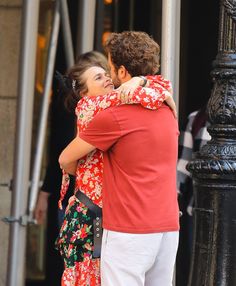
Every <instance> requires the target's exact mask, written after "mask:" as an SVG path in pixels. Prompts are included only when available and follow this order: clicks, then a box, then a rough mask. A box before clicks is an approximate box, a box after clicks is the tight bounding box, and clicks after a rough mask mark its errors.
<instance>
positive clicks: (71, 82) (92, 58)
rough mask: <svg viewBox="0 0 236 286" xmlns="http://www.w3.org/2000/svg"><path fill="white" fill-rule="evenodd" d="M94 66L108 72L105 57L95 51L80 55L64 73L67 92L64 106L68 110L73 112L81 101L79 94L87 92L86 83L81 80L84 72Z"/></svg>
mask: <svg viewBox="0 0 236 286" xmlns="http://www.w3.org/2000/svg"><path fill="white" fill-rule="evenodd" d="M94 66H98V67H102V68H103V69H104V70H106V71H108V63H107V59H106V57H105V56H104V55H103V54H102V53H99V52H97V51H91V52H87V53H84V54H81V55H80V56H79V57H78V58H77V60H76V63H75V65H74V66H73V67H71V68H70V69H69V70H68V71H67V73H66V76H65V78H66V86H67V90H69V92H68V93H67V95H66V97H65V106H66V108H67V109H68V110H70V111H72V110H73V111H74V110H75V107H76V105H77V103H78V101H79V100H80V99H81V96H80V94H81V92H86V91H87V86H86V83H85V82H84V79H83V74H84V72H85V71H86V70H87V69H89V68H91V67H94Z"/></svg>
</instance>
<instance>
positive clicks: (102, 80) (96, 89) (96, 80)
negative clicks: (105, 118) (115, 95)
mask: <svg viewBox="0 0 236 286" xmlns="http://www.w3.org/2000/svg"><path fill="white" fill-rule="evenodd" d="M83 78H84V81H85V84H86V86H87V89H88V90H87V92H85V93H83V96H86V95H88V96H97V95H103V94H106V93H108V92H111V91H112V90H113V88H114V86H113V83H112V81H111V77H110V75H108V74H107V72H106V71H105V70H104V69H103V68H101V67H96V66H94V67H91V68H89V69H87V70H86V71H85V72H84V74H83Z"/></svg>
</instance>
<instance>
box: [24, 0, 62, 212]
mask: <svg viewBox="0 0 236 286" xmlns="http://www.w3.org/2000/svg"><path fill="white" fill-rule="evenodd" d="M59 9H60V0H57V1H56V3H55V12H54V19H53V26H52V34H51V38H50V44H49V53H48V60H47V69H46V77H45V83H44V92H43V101H42V106H41V113H40V117H39V118H40V122H39V129H38V134H37V141H36V142H37V143H36V152H35V157H34V163H33V173H32V182H31V189H30V200H29V212H30V217H32V214H33V211H34V208H35V204H36V200H37V195H38V189H39V181H40V172H41V164H42V157H43V148H44V142H45V136H46V128H47V119H48V110H49V103H50V95H51V87H52V79H53V72H54V65H55V57H56V50H57V40H58V34H59V27H60V13H59Z"/></svg>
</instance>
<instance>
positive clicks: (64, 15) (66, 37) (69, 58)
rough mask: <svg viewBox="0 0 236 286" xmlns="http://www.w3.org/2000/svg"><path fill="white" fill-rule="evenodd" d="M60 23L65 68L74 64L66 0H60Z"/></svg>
mask: <svg viewBox="0 0 236 286" xmlns="http://www.w3.org/2000/svg"><path fill="white" fill-rule="evenodd" d="M61 24H62V31H63V42H64V49H65V56H66V65H67V68H70V67H71V66H73V65H74V50H73V42H72V35H71V27H70V17H69V12H68V5H67V0H61Z"/></svg>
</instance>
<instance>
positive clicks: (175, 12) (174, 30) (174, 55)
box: [161, 0, 181, 108]
mask: <svg viewBox="0 0 236 286" xmlns="http://www.w3.org/2000/svg"><path fill="white" fill-rule="evenodd" d="M180 6H181V0H163V1H162V40H161V73H162V75H163V76H164V77H166V78H167V79H169V80H170V81H171V82H172V84H173V91H174V93H173V97H174V100H175V103H176V105H177V108H178V105H179V62H180V61H179V58H180Z"/></svg>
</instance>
